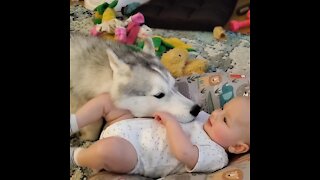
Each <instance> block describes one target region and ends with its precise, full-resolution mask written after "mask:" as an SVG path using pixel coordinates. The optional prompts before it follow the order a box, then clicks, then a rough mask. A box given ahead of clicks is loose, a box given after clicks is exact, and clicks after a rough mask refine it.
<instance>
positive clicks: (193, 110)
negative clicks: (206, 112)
mask: <svg viewBox="0 0 320 180" xmlns="http://www.w3.org/2000/svg"><path fill="white" fill-rule="evenodd" d="M200 109H201V107H200V106H199V105H197V104H196V105H194V106H192V108H191V111H190V114H192V116H194V117H196V116H197V115H198V114H199V112H200Z"/></svg>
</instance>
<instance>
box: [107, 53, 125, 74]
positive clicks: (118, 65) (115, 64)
mask: <svg viewBox="0 0 320 180" xmlns="http://www.w3.org/2000/svg"><path fill="white" fill-rule="evenodd" d="M107 54H108V58H109V63H110V67H111V69H112V71H113V72H115V73H126V72H128V71H129V69H130V67H129V66H128V65H127V64H126V63H124V62H123V61H121V60H120V59H119V58H118V56H117V55H116V54H115V53H114V52H113V50H111V49H109V48H108V49H107Z"/></svg>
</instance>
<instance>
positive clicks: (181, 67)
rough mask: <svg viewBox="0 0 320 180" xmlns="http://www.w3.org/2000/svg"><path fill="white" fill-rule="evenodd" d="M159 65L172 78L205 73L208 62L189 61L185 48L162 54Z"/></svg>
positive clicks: (202, 60) (200, 60)
mask: <svg viewBox="0 0 320 180" xmlns="http://www.w3.org/2000/svg"><path fill="white" fill-rule="evenodd" d="M161 63H162V64H163V65H164V67H166V68H167V69H168V71H169V72H170V73H171V74H172V76H173V77H174V78H178V77H181V76H188V75H191V74H202V73H205V72H206V70H207V67H208V62H207V61H206V60H204V59H191V60H189V53H188V51H187V50H186V49H185V48H173V49H171V50H169V51H168V52H166V53H164V54H163V55H162V57H161Z"/></svg>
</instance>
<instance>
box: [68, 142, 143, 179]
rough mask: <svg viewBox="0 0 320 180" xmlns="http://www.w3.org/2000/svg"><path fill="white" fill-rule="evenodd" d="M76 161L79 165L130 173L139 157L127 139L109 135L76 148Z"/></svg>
mask: <svg viewBox="0 0 320 180" xmlns="http://www.w3.org/2000/svg"><path fill="white" fill-rule="evenodd" d="M74 161H75V163H76V164H77V165H79V166H84V167H89V168H92V169H94V170H101V169H105V170H107V171H111V172H116V173H128V172H130V171H131V170H133V169H134V167H135V166H136V164H137V162H138V157H137V153H136V151H135V149H134V147H133V146H132V144H131V143H129V142H128V141H127V140H125V139H123V138H120V137H108V138H105V139H101V140H98V141H96V142H95V143H94V144H92V145H91V146H89V147H88V148H86V149H83V148H79V149H76V150H75V152H74Z"/></svg>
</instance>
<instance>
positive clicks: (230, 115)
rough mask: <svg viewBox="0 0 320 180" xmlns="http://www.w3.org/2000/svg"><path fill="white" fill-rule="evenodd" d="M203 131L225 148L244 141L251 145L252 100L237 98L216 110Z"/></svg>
mask: <svg viewBox="0 0 320 180" xmlns="http://www.w3.org/2000/svg"><path fill="white" fill-rule="evenodd" d="M203 129H204V130H205V132H206V133H207V134H208V136H209V137H210V138H211V139H212V140H213V141H215V142H216V143H218V144H220V145H221V146H223V147H224V148H228V147H229V146H232V145H235V144H236V143H237V142H239V141H242V142H244V143H248V144H250V100H249V99H248V98H247V97H236V98H233V99H232V100H230V101H229V102H228V103H226V104H225V105H224V108H222V109H216V110H214V111H213V112H212V113H211V115H210V117H209V119H208V121H207V122H206V123H205V124H204V126H203Z"/></svg>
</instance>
